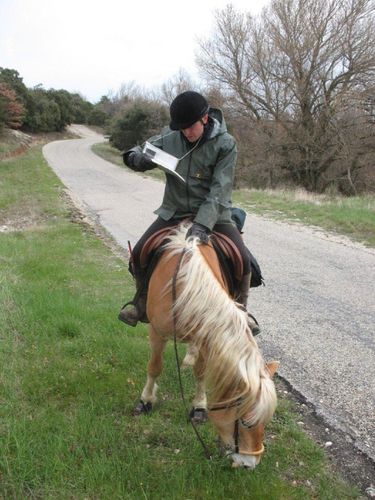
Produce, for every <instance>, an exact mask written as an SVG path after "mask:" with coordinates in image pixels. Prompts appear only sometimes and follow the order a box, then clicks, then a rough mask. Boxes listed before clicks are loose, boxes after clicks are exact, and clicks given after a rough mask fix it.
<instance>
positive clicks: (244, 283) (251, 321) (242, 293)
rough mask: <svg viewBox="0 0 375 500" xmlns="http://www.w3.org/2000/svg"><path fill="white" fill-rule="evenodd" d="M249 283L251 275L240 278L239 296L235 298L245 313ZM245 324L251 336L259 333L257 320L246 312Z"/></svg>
mask: <svg viewBox="0 0 375 500" xmlns="http://www.w3.org/2000/svg"><path fill="white" fill-rule="evenodd" d="M250 281H251V273H249V274H244V275H243V276H242V280H241V282H240V284H239V290H238V292H239V295H238V298H237V302H239V303H240V304H241V305H243V307H244V309H245V311H246V312H247V299H248V297H249V290H250ZM247 324H248V325H249V327H250V329H251V332H252V334H253V336H254V337H255V335H258V333H260V328H259V325H258V322H257V320H256V319H255V318H254V316H252V315H251V314H250V313H249V312H247Z"/></svg>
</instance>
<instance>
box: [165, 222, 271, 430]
mask: <svg viewBox="0 0 375 500" xmlns="http://www.w3.org/2000/svg"><path fill="white" fill-rule="evenodd" d="M185 235H186V227H184V226H182V227H181V228H180V229H179V230H178V231H176V232H175V233H174V234H173V235H172V236H171V239H170V242H169V243H168V244H167V246H166V249H167V250H168V251H169V252H170V255H171V256H172V255H176V254H181V252H182V251H183V250H185V254H184V257H183V260H182V262H181V266H180V269H179V272H178V276H177V290H178V297H177V301H176V303H175V306H174V307H175V313H176V318H177V325H176V327H177V332H178V335H179V337H180V338H183V337H186V336H189V337H190V338H191V339H192V342H193V343H194V345H195V346H196V347H197V348H198V349H201V348H203V349H204V352H205V353H206V355H207V359H206V365H205V383H206V389H207V397H208V402H209V404H210V403H211V404H212V403H219V402H220V403H230V402H232V401H234V400H235V399H237V398H239V397H241V404H240V405H239V406H238V414H239V416H241V417H246V421H247V423H248V424H249V425H255V424H257V423H260V422H261V423H265V422H266V421H268V420H269V419H270V418H271V416H272V414H273V412H274V410H275V407H276V392H275V387H274V384H273V382H272V380H271V378H270V376H269V373H268V370H267V367H266V365H265V362H264V360H263V358H262V355H261V353H260V350H259V348H258V345H257V343H256V341H255V340H254V337H253V336H252V333H251V330H250V328H249V326H248V323H247V314H246V312H244V311H242V310H241V309H239V308H238V306H237V305H236V303H235V302H234V301H233V300H232V299H231V298H230V296H229V295H228V293H227V292H226V290H225V289H224V288H223V287H222V286H221V284H220V283H219V282H218V281H217V279H216V278H215V276H214V274H213V272H212V270H211V268H210V266H209V264H208V263H207V261H206V259H205V258H204V257H203V255H202V253H201V252H200V250H199V248H200V246H199V245H198V243H197V239H196V238H189V239H188V240H185ZM170 286H171V283H169V287H170ZM249 413H250V417H249Z"/></svg>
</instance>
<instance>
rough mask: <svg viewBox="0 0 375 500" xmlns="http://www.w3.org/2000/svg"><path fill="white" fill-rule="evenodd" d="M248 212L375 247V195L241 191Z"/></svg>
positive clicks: (238, 198)
mask: <svg viewBox="0 0 375 500" xmlns="http://www.w3.org/2000/svg"><path fill="white" fill-rule="evenodd" d="M233 199H234V202H235V203H237V204H239V205H241V206H242V207H243V208H244V209H245V210H246V211H247V212H249V213H256V214H259V215H265V216H269V217H272V218H278V219H282V220H287V221H289V222H290V221H294V222H301V223H303V224H309V225H314V226H318V227H321V228H322V229H325V230H328V231H332V232H336V233H339V234H343V235H346V236H349V237H351V238H352V239H354V240H356V241H360V242H362V243H364V244H366V245H369V246H373V247H375V196H374V195H367V196H354V197H350V198H344V197H342V196H325V195H317V194H310V193H306V192H305V191H301V190H295V191H291V190H289V191H288V190H285V191H281V190H275V191H271V190H265V191H260V190H238V191H235V192H234V197H233Z"/></svg>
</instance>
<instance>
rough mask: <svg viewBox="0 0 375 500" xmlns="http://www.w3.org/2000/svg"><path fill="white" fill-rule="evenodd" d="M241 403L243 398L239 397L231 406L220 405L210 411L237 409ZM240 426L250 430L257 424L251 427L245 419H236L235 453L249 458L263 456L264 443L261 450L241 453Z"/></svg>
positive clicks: (209, 409)
mask: <svg viewBox="0 0 375 500" xmlns="http://www.w3.org/2000/svg"><path fill="white" fill-rule="evenodd" d="M241 402H242V398H241V397H239V398H237V399H235V400H234V401H232V402H231V403H229V404H220V403H219V404H217V405H215V406H211V407H210V408H208V411H220V410H228V409H230V408H235V407H237V406H239V405H240V404H241ZM240 426H241V427H244V428H245V429H248V430H250V429H252V428H254V427H255V426H256V424H252V425H251V424H248V423H247V422H246V420H244V419H243V418H236V420H235V421H234V429H233V440H234V452H235V453H239V454H241V455H248V456H253V457H258V456H260V455H262V454H263V453H264V445H263V443H262V446H261V448H260V449H259V450H255V451H251V452H248V451H240Z"/></svg>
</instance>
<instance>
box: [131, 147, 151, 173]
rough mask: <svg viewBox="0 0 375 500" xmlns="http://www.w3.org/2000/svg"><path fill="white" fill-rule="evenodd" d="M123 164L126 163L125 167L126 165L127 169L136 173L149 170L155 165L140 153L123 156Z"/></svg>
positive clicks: (133, 152) (134, 152)
mask: <svg viewBox="0 0 375 500" xmlns="http://www.w3.org/2000/svg"><path fill="white" fill-rule="evenodd" d="M124 162H125V163H126V165H128V167H130V168H132V169H133V170H136V171H138V172H144V171H145V170H151V169H152V168H154V167H155V163H154V162H152V161H151V160H150V159H149V158H147V156H146V155H145V154H143V153H141V152H140V151H132V152H131V153H127V154H125V155H124Z"/></svg>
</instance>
